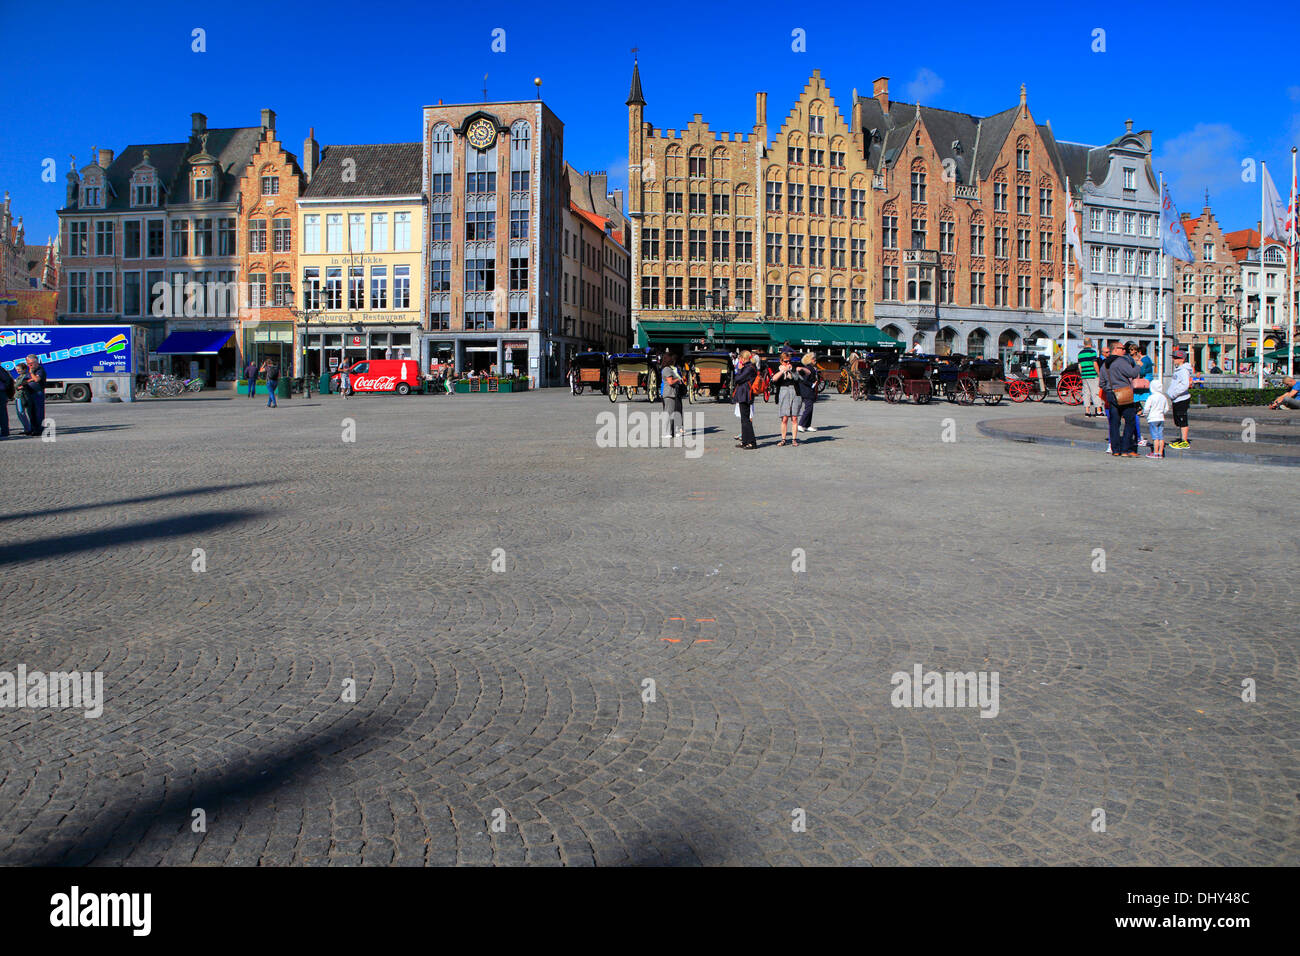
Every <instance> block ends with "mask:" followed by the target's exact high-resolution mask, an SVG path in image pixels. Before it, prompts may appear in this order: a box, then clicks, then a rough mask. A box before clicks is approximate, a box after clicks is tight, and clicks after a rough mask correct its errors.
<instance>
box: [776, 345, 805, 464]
mask: <svg viewBox="0 0 1300 956" xmlns="http://www.w3.org/2000/svg"><path fill="white" fill-rule="evenodd" d="M772 388H774V389H776V407H777V414H778V415H780V416H781V440H780V441H779V442H777V447H778V448H779V447H781V446H782V445H784V444H785V443H786V439H785V433H786V428H787V427H788V428H789V429H790V439H791V442H792V443H793V444H794V445H796V446H798V444H799V433H798V430H797V429H798V425H797V424H796V422H797V421H798V420H799V412H800V411H801V410H802V409H801V406H802V405H803V400H802V399H801V398H800V397H799V379H798V377H797V376H796V373H795V370H794V362H793V356H791V354H790V353H789V352H782V353H781V364H780V365H778V366H777V369H776V371H775V372H773V373H772Z"/></svg>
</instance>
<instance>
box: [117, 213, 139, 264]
mask: <svg viewBox="0 0 1300 956" xmlns="http://www.w3.org/2000/svg"><path fill="white" fill-rule="evenodd" d="M140 251H141V244H140V223H139V222H138V221H135V220H132V221H130V222H124V223H122V258H123V259H139V258H140Z"/></svg>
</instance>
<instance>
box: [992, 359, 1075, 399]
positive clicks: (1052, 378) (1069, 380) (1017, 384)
mask: <svg viewBox="0 0 1300 956" xmlns="http://www.w3.org/2000/svg"><path fill="white" fill-rule="evenodd" d="M1053 390H1055V392H1056V397H1057V398H1058V399H1059V400H1060V401H1061V403H1062V404H1065V405H1082V404H1083V378H1082V376H1080V375H1079V365H1078V363H1077V362H1076V363H1075V364H1073V365H1070V366H1068V367H1067V368H1066V369H1065V370H1064V371H1063V372H1061V373H1060V374H1059V375H1058V374H1057V373H1055V372H1052V371H1051V370H1050V369H1049V368H1048V365H1047V356H1045V355H1040V354H1038V353H1037V352H1012V353H1011V355H1010V356H1008V357H1007V394H1008V395H1010V396H1011V400H1012V401H1013V402H1023V401H1027V400H1029V399H1033V400H1034V401H1036V402H1041V401H1042V400H1043V399H1045V398H1046V397H1047V393H1048V392H1050V391H1053Z"/></svg>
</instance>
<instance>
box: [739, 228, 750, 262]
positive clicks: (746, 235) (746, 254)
mask: <svg viewBox="0 0 1300 956" xmlns="http://www.w3.org/2000/svg"><path fill="white" fill-rule="evenodd" d="M736 261H737V262H753V261H754V234H753V233H752V232H738V233H736Z"/></svg>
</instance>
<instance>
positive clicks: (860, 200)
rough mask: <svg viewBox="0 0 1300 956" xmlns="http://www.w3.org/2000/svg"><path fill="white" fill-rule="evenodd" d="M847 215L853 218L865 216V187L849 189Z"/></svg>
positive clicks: (863, 217) (864, 217)
mask: <svg viewBox="0 0 1300 956" xmlns="http://www.w3.org/2000/svg"><path fill="white" fill-rule="evenodd" d="M849 206H850V209H849V215H850V216H852V217H853V218H854V219H866V218H867V191H866V190H865V189H850V190H849Z"/></svg>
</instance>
